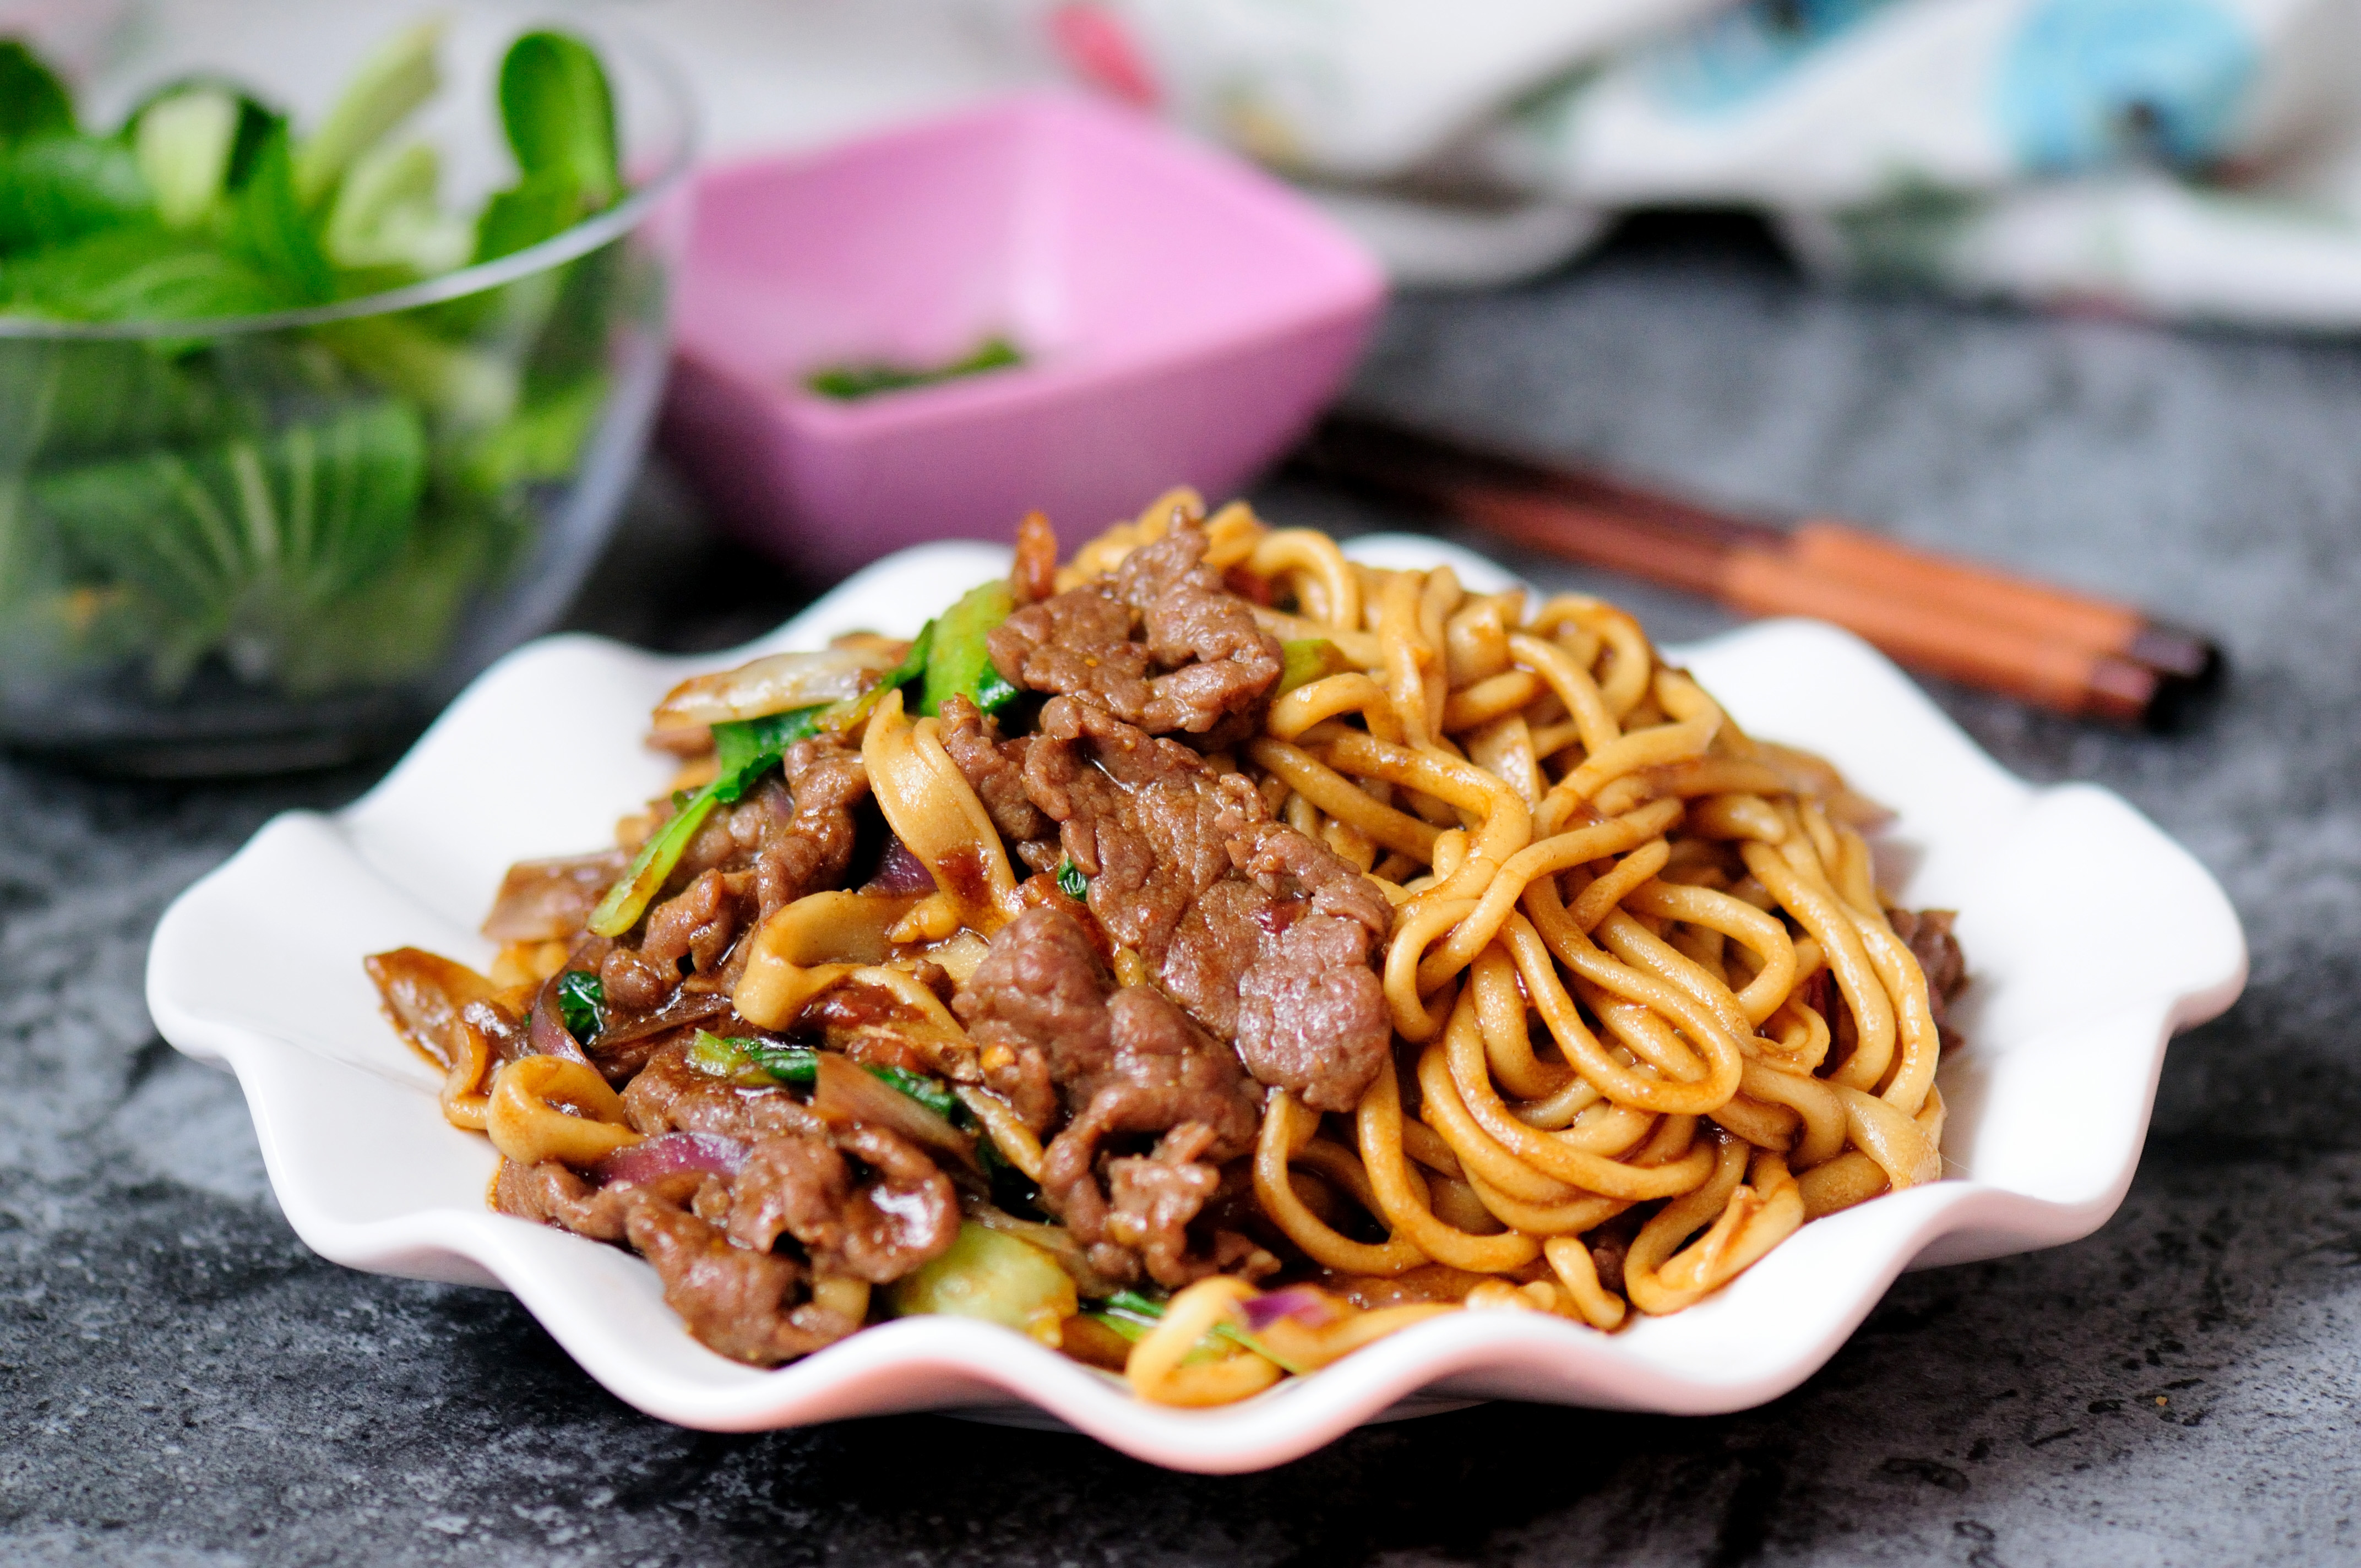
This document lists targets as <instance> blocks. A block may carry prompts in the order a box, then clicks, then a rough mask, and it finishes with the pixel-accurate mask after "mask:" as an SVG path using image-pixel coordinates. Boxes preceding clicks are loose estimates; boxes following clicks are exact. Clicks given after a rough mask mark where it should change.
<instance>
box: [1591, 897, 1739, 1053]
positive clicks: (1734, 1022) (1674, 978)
mask: <svg viewBox="0 0 2361 1568" xmlns="http://www.w3.org/2000/svg"><path fill="white" fill-rule="evenodd" d="M1591 938H1592V939H1593V940H1595V941H1596V942H1597V943H1598V945H1599V946H1600V947H1601V948H1605V949H1606V950H1607V951H1608V952H1610V953H1612V954H1614V955H1615V956H1616V957H1617V958H1619V959H1622V960H1623V961H1624V962H1625V963H1627V964H1629V965H1630V966H1631V968H1632V970H1635V971H1636V972H1638V973H1642V974H1650V975H1653V976H1655V977H1656V978H1657V979H1658V980H1661V981H1664V983H1665V984H1666V985H1670V986H1673V987H1675V988H1676V989H1678V990H1680V991H1682V992H1686V994H1687V995H1688V997H1689V999H1690V1000H1691V1001H1693V1002H1695V1003H1697V1005H1698V1006H1700V1007H1703V1008H1706V1009H1708V1011H1710V1012H1711V1013H1712V1014H1713V1016H1714V1022H1716V1023H1717V1024H1719V1025H1721V1027H1722V1030H1723V1032H1724V1033H1726V1034H1727V1035H1729V1036H1730V1038H1731V1039H1732V1040H1734V1041H1737V1042H1739V1043H1740V1044H1741V1046H1742V1045H1743V1044H1744V1043H1745V1042H1746V1041H1749V1040H1752V1038H1753V1037H1754V1020H1753V1019H1752V1018H1750V1017H1748V1016H1747V1015H1746V1010H1745V1009H1744V1008H1743V1007H1741V1006H1740V1005H1739V1004H1738V996H1737V993H1736V992H1732V991H1731V990H1730V987H1729V985H1728V984H1727V983H1726V982H1724V981H1723V980H1722V977H1721V976H1720V975H1719V974H1714V973H1710V972H1708V970H1707V969H1706V967H1705V966H1704V965H1703V964H1701V963H1699V962H1697V959H1693V958H1691V957H1689V956H1688V954H1686V953H1685V952H1682V951H1681V950H1680V949H1679V948H1675V947H1674V946H1673V945H1672V944H1671V943H1670V942H1667V941H1665V940H1664V938H1662V937H1659V936H1657V935H1656V934H1655V933H1654V932H1653V931H1651V930H1649V929H1648V927H1645V926H1643V925H1642V924H1641V923H1640V922H1639V921H1638V920H1636V919H1634V918H1633V917H1631V916H1629V915H1626V914H1625V913H1623V911H1622V910H1620V909H1616V910H1613V911H1610V912H1609V915H1608V916H1607V918H1606V919H1604V920H1601V921H1600V922H1599V923H1598V930H1596V931H1594V932H1592V933H1591Z"/></svg>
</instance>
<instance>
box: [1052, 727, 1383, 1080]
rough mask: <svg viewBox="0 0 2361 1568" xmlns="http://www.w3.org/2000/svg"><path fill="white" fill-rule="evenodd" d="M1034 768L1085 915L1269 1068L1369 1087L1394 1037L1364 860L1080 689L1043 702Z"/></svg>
mask: <svg viewBox="0 0 2361 1568" xmlns="http://www.w3.org/2000/svg"><path fill="white" fill-rule="evenodd" d="M1025 777H1026V784H1027V790H1028V791H1029V792H1030V794H1031V795H1032V797H1033V801H1034V804H1035V805H1037V806H1039V807H1040V808H1041V809H1042V811H1043V812H1044V813H1046V814H1047V815H1048V816H1049V817H1052V818H1053V819H1055V820H1056V821H1057V822H1058V823H1059V825H1060V840H1061V842H1062V843H1063V844H1064V846H1065V850H1066V853H1067V854H1068V856H1070V857H1071V859H1072V860H1073V861H1074V863H1075V864H1076V865H1077V866H1079V867H1081V868H1082V871H1083V872H1085V873H1086V874H1087V875H1089V876H1090V878H1091V885H1090V894H1089V901H1090V907H1091V913H1092V914H1093V916H1096V917H1097V918H1098V920H1099V923H1100V924H1101V925H1102V926H1104V927H1105V928H1106V929H1107V931H1108V933H1109V934H1110V935H1112V936H1113V937H1114V938H1115V939H1116V940H1117V941H1119V942H1122V943H1124V944H1126V946H1129V947H1132V948H1136V949H1137V950H1138V951H1139V953H1140V954H1141V955H1142V956H1143V957H1144V958H1146V959H1148V962H1149V963H1150V964H1151V965H1152V966H1154V967H1155V969H1156V970H1157V973H1158V978H1159V980H1160V981H1162V983H1163V986H1164V989H1165V990H1166V991H1168V992H1170V993H1171V994H1172V996H1173V997H1174V998H1175V999H1176V1000H1178V1001H1179V1002H1180V1003H1181V1005H1182V1006H1184V1007H1187V1008H1188V1009H1189V1010H1190V1011H1191V1013H1193V1014H1195V1015H1196V1016H1197V1018H1198V1019H1199V1020H1200V1021H1201V1022H1202V1023H1203V1024H1205V1025H1207V1026H1208V1027H1210V1028H1212V1029H1213V1030H1214V1031H1215V1032H1216V1033H1218V1034H1221V1035H1223V1036H1226V1037H1229V1038H1232V1039H1234V1040H1235V1042H1236V1044H1237V1047H1238V1050H1239V1053H1240V1055H1241V1056H1242V1057H1243V1058H1245V1061H1246V1067H1247V1069H1248V1070H1249V1071H1251V1072H1253V1073H1254V1075H1255V1076H1256V1077H1257V1079H1259V1080H1261V1081H1263V1082H1265V1083H1269V1084H1274V1085H1277V1086H1279V1087H1282V1088H1287V1089H1290V1090H1293V1091H1297V1092H1298V1093H1300V1094H1301V1095H1302V1096H1303V1098H1304V1100H1305V1101H1306V1102H1307V1103H1309V1104H1312V1105H1313V1106H1316V1107H1317V1108H1319V1109H1321V1110H1325V1111H1349V1110H1351V1109H1352V1108H1353V1107H1354V1106H1355V1105H1356V1104H1357V1103H1359V1101H1360V1097H1361V1093H1362V1091H1364V1090H1366V1089H1367V1087H1368V1085H1369V1083H1370V1081H1371V1080H1373V1079H1374V1078H1375V1077H1376V1076H1377V1070H1378V1064H1379V1062H1380V1061H1381V1060H1382V1059H1383V1058H1384V1054H1385V1051H1386V1048H1387V1046H1388V1044H1389V1041H1390V1040H1391V1038H1392V1024H1391V1020H1390V1017H1389V1014H1388V1013H1387V1010H1386V1005H1385V994H1384V991H1383V988H1382V987H1381V986H1380V985H1379V983H1378V976H1377V971H1376V968H1375V963H1374V957H1375V953H1376V950H1377V948H1378V943H1380V942H1381V941H1382V939H1383V938H1384V936H1385V934H1386V932H1387V930H1388V929H1389V927H1390V925H1391V921H1392V911H1391V909H1390V908H1389V906H1388V905H1387V904H1386V902H1385V899H1384V897H1383V896H1382V895H1381V894H1378V891H1377V889H1376V888H1375V887H1373V886H1372V885H1370V883H1369V882H1368V880H1367V878H1366V877H1364V876H1362V874H1361V873H1360V872H1359V871H1358V870H1356V868H1355V867H1354V866H1353V865H1352V864H1351V863H1349V862H1348V861H1345V860H1344V859H1342V858H1341V857H1339V856H1337V855H1335V854H1334V853H1333V852H1331V851H1330V850H1328V849H1327V848H1326V846H1324V845H1322V844H1318V843H1315V842H1313V841H1312V839H1307V838H1305V837H1304V836H1303V835H1302V834H1301V833H1298V832H1297V831H1295V829H1293V828H1290V827H1288V826H1286V825H1285V824H1283V823H1277V822H1273V821H1271V820H1269V817H1268V809H1267V807H1266V806H1265V805H1264V803H1263V799H1262V797H1261V795H1258V794H1257V793H1256V792H1255V790H1254V789H1253V787H1252V786H1251V785H1250V784H1247V783H1246V780H1245V779H1244V778H1243V777H1241V776H1239V775H1237V774H1223V773H1214V772H1213V770H1212V769H1211V768H1209V767H1208V766H1207V765H1206V764H1205V762H1204V761H1203V760H1202V758H1200V757H1199V756H1198V755H1197V754H1196V753H1195V752H1193V751H1190V750H1189V749H1188V748H1187V747H1185V746H1182V745H1180V744H1178V743H1176V742H1174V741H1170V740H1159V739H1156V738H1154V737H1151V736H1148V735H1147V734H1145V733H1143V732H1142V731H1141V730H1139V729H1137V728H1135V727H1133V726H1131V725H1127V724H1126V723H1124V722H1123V721H1122V720H1120V719H1117V718H1111V717H1109V716H1108V715H1106V714H1104V713H1103V712H1100V711H1098V710H1096V709H1093V708H1092V707H1088V706H1087V705H1085V704H1082V703H1080V702H1076V701H1074V700H1072V699H1070V698H1064V697H1060V698H1054V699H1052V700H1051V701H1050V702H1049V705H1048V706H1047V707H1044V708H1043V709H1042V711H1041V730H1040V733H1039V734H1038V735H1037V736H1036V737H1035V739H1034V742H1033V749H1032V751H1031V753H1030V754H1029V755H1028V757H1027V762H1026V772H1025Z"/></svg>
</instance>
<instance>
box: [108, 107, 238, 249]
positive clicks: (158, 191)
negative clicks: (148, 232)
mask: <svg viewBox="0 0 2361 1568" xmlns="http://www.w3.org/2000/svg"><path fill="white" fill-rule="evenodd" d="M238 119H239V114H238V102H237V99H236V97H234V96H232V95H231V94H230V93H225V92H223V91H221V90H220V89H219V88H214V87H191V88H187V89H185V90H183V91H181V92H179V93H171V94H170V95H168V96H166V97H163V98H159V99H158V100H157V101H156V102H155V103H153V104H149V105H148V107H147V108H146V109H144V110H142V111H140V115H139V118H138V120H137V122H136V124H135V126H134V127H133V131H132V143H131V145H132V151H133V155H134V157H135V158H136V159H137V161H138V165H139V173H140V175H141V176H142V177H143V178H144V179H145V180H146V181H147V182H148V190H150V191H152V192H155V195H156V215H157V216H158V217H159V218H160V219H162V220H163V222H164V226H165V227H167V228H175V229H185V228H192V227H193V226H195V225H197V224H198V223H199V222H200V221H202V220H203V218H204V217H205V215H206V214H209V213H211V212H212V211H213V209H214V203H216V202H218V201H219V200H221V194H222V191H223V188H224V187H225V185H226V184H227V183H228V181H229V161H230V153H231V152H232V150H233V149H234V148H236V145H237V127H238Z"/></svg>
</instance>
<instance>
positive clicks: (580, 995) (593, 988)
mask: <svg viewBox="0 0 2361 1568" xmlns="http://www.w3.org/2000/svg"><path fill="white" fill-rule="evenodd" d="M557 1015H558V1016H559V1017H560V1018H562V1019H564V1020H565V1022H566V1033H567V1034H569V1035H571V1036H574V1037H575V1038H576V1039H577V1040H583V1041H588V1040H595V1039H597V1038H598V1031H599V1030H600V1029H601V1028H603V1027H604V1026H605V1024H606V1016H607V987H606V985H605V984H604V982H602V981H600V980H599V979H598V976H597V975H595V974H593V973H591V972H590V971H589V970H579V969H577V970H567V971H566V973H565V974H563V975H561V976H560V977H558V981H557Z"/></svg>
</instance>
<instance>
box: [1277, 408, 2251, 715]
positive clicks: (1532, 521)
mask: <svg viewBox="0 0 2361 1568" xmlns="http://www.w3.org/2000/svg"><path fill="white" fill-rule="evenodd" d="M1296 456H1297V461H1298V463H1299V464H1300V465H1301V466H1303V467H1305V468H1308V469H1309V470H1311V471H1312V472H1313V473H1315V474H1318V475H1320V476H1322V477H1327V478H1330V479H1334V480H1337V481H1341V482H1343V483H1345V484H1348V485H1351V486H1354V487H1356V488H1363V489H1369V490H1374V491H1377V492H1378V493H1380V494H1383V495H1385V496H1387V497H1389V498H1392V499H1409V500H1412V501H1416V502H1420V503H1422V504H1425V505H1427V506H1431V507H1433V508H1435V509H1436V510H1441V511H1443V512H1444V513H1446V514H1448V515H1450V516H1452V517H1455V518H1458V519H1461V520H1463V521H1467V522H1469V523H1473V524H1475V525H1476V526H1477V527H1479V528H1482V529H1484V530H1486V531H1487V532H1492V533H1495V534H1498V535H1499V536H1500V537H1502V538H1504V539H1507V540H1510V541H1511V542H1513V543H1518V544H1522V545H1524V546H1527V547H1528V548H1531V549H1534V550H1539V551H1543V552H1545V553H1547V554H1554V555H1559V556H1562V557H1565V558H1566V559H1570V560H1575V561H1579V562H1582V563H1584V564H1586V565H1594V566H1603V567H1607V568H1609V569H1610V570H1613V571H1619V572H1623V573H1627V574H1629V575H1630V576H1636V577H1642V578H1645V579H1647V580H1648V581H1651V582H1655V583H1661V584H1664V585H1665V586H1667V587H1675V588H1681V589H1685V590H1686V591H1688V592H1691V593H1696V594H1699V595H1703V596H1705V597H1708V598H1714V599H1718V600H1719V601H1720V602H1722V603H1723V604H1726V605H1729V606H1730V608H1732V609H1738V610H1741V611H1744V612H1746V613H1748V614H1752V615H1806V616H1816V617H1818V618H1819V619H1821V620H1832V621H1834V622H1836V623H1837V624H1838V625H1839V626H1843V627H1845V628H1847V629H1848V630H1851V631H1853V632H1856V633H1857V634H1859V635H1860V636H1861V637H1863V638H1865V639H1867V640H1868V641H1871V642H1872V643H1874V644H1876V645H1877V646H1878V647H1879V648H1881V649H1883V650H1884V651H1885V652H1887V653H1888V654H1890V655H1892V656H1893V657H1894V659H1896V660H1898V661H1900V662H1901V663H1905V664H1908V665H1910V666H1912V667H1913V668H1915V669H1917V670H1920V671H1923V672H1925V673H1927V674H1933V675H1938V676H1941V677H1943V678H1945V679H1948V680H1954V681H1958V682H1960V683H1961V684H1963V685H1973V686H1980V687H1982V688H1984V689H1986V690H1989V691H1994V692H1999V693H2002V694H2004V695H2005V696H2012V697H2015V698H2017V699H2019V700H2021V701H2025V702H2028V703H2032V704H2035V705H2037V706H2039V707H2046V708H2049V709H2052V710H2054V711H2056V712H2059V713H2066V714H2071V715H2074V716H2076V717H2079V718H2100V719H2105V720H2109V721H2111V722H2114V723H2119V724H2146V725H2149V726H2161V725H2164V724H2167V723H2169V721H2170V720H2171V719H2172V718H2174V717H2176V716H2177V715H2178V714H2179V713H2180V711H2181V710H2182V709H2183V708H2184V707H2186V706H2187V704H2188V702H2189V700H2190V699H2191V697H2193V696H2196V695H2197V694H2198V693H2200V692H2201V691H2202V690H2204V689H2206V688H2208V687H2210V686H2212V685H2213V684H2215V683H2216V682H2218V681H2219V679H2220V677H2221V674H2222V672H2223V663H2222V655H2221V652H2220V650H2219V649H2218V648H2217V647H2215V645H2214V644H2213V642H2212V641H2210V640H2209V639H2207V638H2205V637H2203V636H2202V635H2200V634H2199V633H2196V632H2192V631H2189V630H2183V629H2181V628H2179V627H2175V626H2171V625H2169V624H2168V623H2165V622H2162V621H2158V620H2153V619H2151V618H2150V617H2148V616H2147V615H2145V614H2143V613H2142V612H2141V611H2139V610H2138V609H2134V608H2133V607H2131V606H2129V605H2125V604H2118V603H2116V602H2114V601H2113V600H2109V599H2103V598H2096V597H2093V596H2089V595H2083V594H2078V593H2074V592H2070V591H2069V590H2067V589H2063V588H2059V587H2052V586H2050V585H2048V584H2043V583H2037V582H2031V581H2027V580H2026V579H2024V578H2021V577H2016V576H2011V575H2009V574H2007V573H2004V572H2001V571H1998V570H1996V569H1994V568H1993V567H1989V566H1983V565H1976V564H1973V563H1971V562H1966V561H1960V560H1956V559H1953V558H1951V557H1949V556H1944V555H1938V554H1931V553H1928V552H1924V551H1918V550H1913V549H1910V548H1908V547H1907V546H1905V545H1901V544H1897V543H1894V542H1893V541H1892V540H1889V539H1886V538H1883V537H1882V536H1880V535H1878V534H1876V533H1872V532H1869V531H1867V530H1865V529H1861V528H1857V527H1854V526H1852V525H1851V524H1850V523H1845V522H1840V521H1836V520H1833V519H1826V518H1814V519H1809V520H1806V521H1802V522H1800V523H1797V524H1795V525H1794V526H1793V527H1786V528H1782V527H1777V526H1774V525H1773V524H1770V523H1767V522H1763V521H1756V520H1753V519H1749V518H1741V517H1734V516H1730V515H1729V514H1727V513H1722V512H1717V511H1712V510H1708V509H1706V508H1703V507H1699V506H1696V505H1694V504H1692V503H1690V502H1687V501H1684V500H1680V499H1675V498H1674V497H1670V496H1664V495H1659V494H1655V493H1653V492H1651V491H1648V490H1644V489H1641V488H1637V487H1634V486H1631V485H1629V484H1627V483H1624V482H1622V481H1620V480H1616V479H1611V478H1608V477H1604V476H1600V475H1597V474H1590V473H1585V472H1582V471H1579V470H1574V469H1566V468H1558V467H1552V466H1544V465H1542V464H1538V463H1534V462H1531V461H1529V460H1526V459H1523V458H1521V457H1514V456H1510V455H1504V454H1500V453H1496V452H1488V451H1482V450H1478V449H1475V448H1472V447H1467V446H1463V445H1458V444H1453V443H1451V442H1448V441H1445V440H1443V439H1441V438H1439V437H1437V436H1434V435H1432V434H1428V433H1422V432H1418V431H1412V430H1409V429H1405V428H1403V427H1400V426H1398V425H1392V424H1389V423H1385V422H1378V421H1376V420H1372V419H1368V418H1366V417H1360V416H1352V415H1334V416H1332V417H1331V418H1330V419H1328V420H1327V421H1326V422H1324V423H1323V424H1322V425H1321V426H1320V428H1319V429H1318V430H1316V431H1315V432H1314V433H1312V437H1311V439H1310V440H1309V441H1307V442H1306V443H1305V444H1304V446H1303V447H1302V448H1301V450H1300V451H1299V452H1298V453H1297V455H1296Z"/></svg>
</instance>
